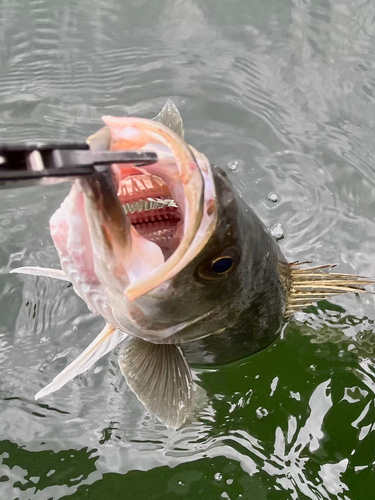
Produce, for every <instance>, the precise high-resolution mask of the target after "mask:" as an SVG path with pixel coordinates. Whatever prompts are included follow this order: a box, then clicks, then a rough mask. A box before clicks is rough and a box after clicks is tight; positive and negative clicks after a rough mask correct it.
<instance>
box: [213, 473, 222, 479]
mask: <svg viewBox="0 0 375 500" xmlns="http://www.w3.org/2000/svg"><path fill="white" fill-rule="evenodd" d="M214 478H215V481H221V480H222V479H223V476H222V474H220V472H216V474H215V475H214Z"/></svg>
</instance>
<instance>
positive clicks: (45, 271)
mask: <svg viewBox="0 0 375 500" xmlns="http://www.w3.org/2000/svg"><path fill="white" fill-rule="evenodd" d="M9 273H10V274H31V275H32V276H46V277H47V278H54V279H57V280H63V281H70V279H69V278H68V276H67V275H66V274H65V273H64V271H62V270H61V269H52V268H49V267H33V266H30V267H18V268H17V269H12V270H11V271H9Z"/></svg>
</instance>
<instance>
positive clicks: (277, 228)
mask: <svg viewBox="0 0 375 500" xmlns="http://www.w3.org/2000/svg"><path fill="white" fill-rule="evenodd" d="M271 232H272V234H273V235H274V237H275V238H276V239H277V240H278V241H279V240H282V239H283V238H284V228H283V226H282V225H281V222H278V223H277V224H275V225H274V226H273V228H272V229H271Z"/></svg>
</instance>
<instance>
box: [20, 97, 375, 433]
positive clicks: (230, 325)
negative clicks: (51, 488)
mask: <svg viewBox="0 0 375 500" xmlns="http://www.w3.org/2000/svg"><path fill="white" fill-rule="evenodd" d="M103 121H104V123H105V125H106V126H105V127H104V128H102V129H100V130H99V131H98V132H97V133H96V134H94V135H92V136H91V137H89V138H88V140H87V142H88V144H89V146H90V148H91V149H92V150H96V151H98V150H108V149H110V150H146V151H154V152H155V153H157V156H158V161H157V163H155V164H153V165H148V166H141V167H135V166H129V165H121V164H114V165H112V166H111V168H107V167H103V169H102V170H101V169H98V172H97V173H96V174H95V175H93V176H91V177H87V178H80V179H77V180H75V181H74V183H73V186H72V188H71V191H70V193H69V195H68V196H67V198H66V199H65V200H64V201H63V203H62V205H61V207H60V208H59V209H58V210H57V211H56V212H55V214H54V215H53V216H52V218H51V221H50V228H51V235H52V238H53V241H54V244H55V246H56V249H57V252H58V254H59V257H60V261H61V268H62V269H61V270H58V269H46V268H30V267H27V268H19V269H15V270H13V271H12V272H17V273H24V274H34V275H41V276H49V277H52V278H57V279H62V280H67V281H70V282H71V283H72V285H73V287H74V290H75V291H76V293H77V294H78V295H79V296H80V297H81V298H82V299H83V300H84V301H85V302H86V304H87V306H88V308H89V309H90V310H91V311H93V312H95V313H97V314H99V315H101V316H102V317H103V318H104V319H105V321H106V326H105V328H104V329H103V331H102V332H101V333H100V334H99V335H98V336H97V337H96V339H95V340H94V341H93V342H92V343H91V344H90V345H89V346H88V347H87V349H86V350H85V351H84V352H83V353H82V354H81V355H80V356H79V357H78V358H77V359H75V360H74V361H73V362H72V363H71V364H70V365H68V366H67V367H66V368H65V369H64V370H63V371H62V372H61V373H60V374H58V375H57V376H56V377H55V378H54V379H53V381H52V382H51V383H50V384H49V385H47V386H46V387H45V388H44V389H42V390H41V391H40V392H38V393H37V394H36V396H35V397H36V399H38V398H41V397H43V396H46V395H48V394H50V393H52V392H54V391H56V390H57V389H59V388H60V387H62V386H63V385H64V384H66V383H67V382H68V381H69V380H71V379H72V378H73V377H75V376H76V375H78V374H80V373H82V372H84V371H86V370H88V369H89V368H90V367H91V366H92V365H93V364H94V363H95V362H96V361H97V360H98V359H99V358H101V357H102V356H104V355H105V354H106V353H108V352H109V351H111V350H112V349H114V348H115V347H116V346H117V345H118V344H120V343H123V347H122V349H121V351H120V354H119V357H118V362H119V365H120V369H121V371H122V373H123V375H124V376H125V378H126V380H127V383H128V385H129V386H130V388H131V389H132V390H133V392H134V393H135V394H136V395H137V397H138V398H139V400H140V401H141V402H142V403H143V404H144V406H145V407H146V408H147V409H148V410H149V411H150V412H151V413H153V414H155V415H156V416H157V417H158V418H159V419H160V420H161V421H162V422H163V423H165V424H166V425H167V426H168V427H171V428H179V427H180V426H181V425H183V423H184V422H185V421H186V419H187V416H188V415H189V413H190V411H191V409H192V407H193V405H194V394H195V385H194V383H193V379H192V372H191V368H190V366H191V365H194V364H198V365H207V364H222V363H228V362H231V361H234V360H236V359H240V358H243V357H246V356H249V355H250V354H253V353H255V352H257V351H259V350H261V349H264V348H265V347H267V346H268V345H269V344H270V343H271V342H272V341H273V340H275V339H276V338H277V336H278V335H279V332H280V329H281V326H282V323H283V321H284V319H285V317H287V316H290V315H292V314H293V313H294V312H295V311H297V310H299V309H301V308H303V307H305V306H307V305H309V304H311V303H314V302H316V301H318V300H321V299H323V298H325V297H327V296H330V295H334V294H338V293H346V292H362V291H365V289H364V286H365V285H368V284H370V283H374V280H371V279H367V278H363V277H360V276H352V275H345V274H335V273H330V272H328V271H329V268H330V267H332V266H329V265H327V266H319V267H310V268H303V267H301V265H300V264H299V263H288V262H287V261H286V259H285V257H284V256H283V254H282V251H281V249H280V247H279V245H278V243H277V242H276V240H275V238H274V237H273V235H272V233H271V232H270V231H269V230H268V229H267V228H266V227H265V225H264V224H263V223H262V222H261V220H260V219H259V218H258V217H257V215H256V214H255V213H254V212H253V210H252V209H251V208H250V207H248V206H247V205H246V204H245V203H244V202H243V201H242V199H241V198H240V197H239V196H238V194H237V193H236V192H235V191H234V189H233V187H232V185H231V183H230V181H229V180H228V178H227V176H226V174H225V172H224V171H223V170H222V169H220V168H219V167H216V166H213V165H211V164H210V162H209V161H208V160H207V158H206V157H205V156H204V155H203V154H201V153H199V152H198V151H197V150H196V149H194V148H193V147H192V146H189V145H188V144H187V143H186V142H185V141H184V128H183V123H182V120H181V116H180V113H179V112H178V110H177V108H176V106H175V105H174V104H173V102H172V101H168V102H167V104H166V105H165V106H164V108H163V110H162V111H161V112H160V113H159V115H158V116H157V117H156V118H155V119H154V120H146V119H141V118H132V117H125V118H119V117H112V116H105V117H103Z"/></svg>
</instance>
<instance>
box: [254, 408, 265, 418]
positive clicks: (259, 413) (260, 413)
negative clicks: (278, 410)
mask: <svg viewBox="0 0 375 500" xmlns="http://www.w3.org/2000/svg"><path fill="white" fill-rule="evenodd" d="M255 413H256V414H257V417H258V418H263V417H266V416H267V415H268V410H266V409H265V408H262V407H261V406H260V407H259V408H257V409H256V410H255Z"/></svg>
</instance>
